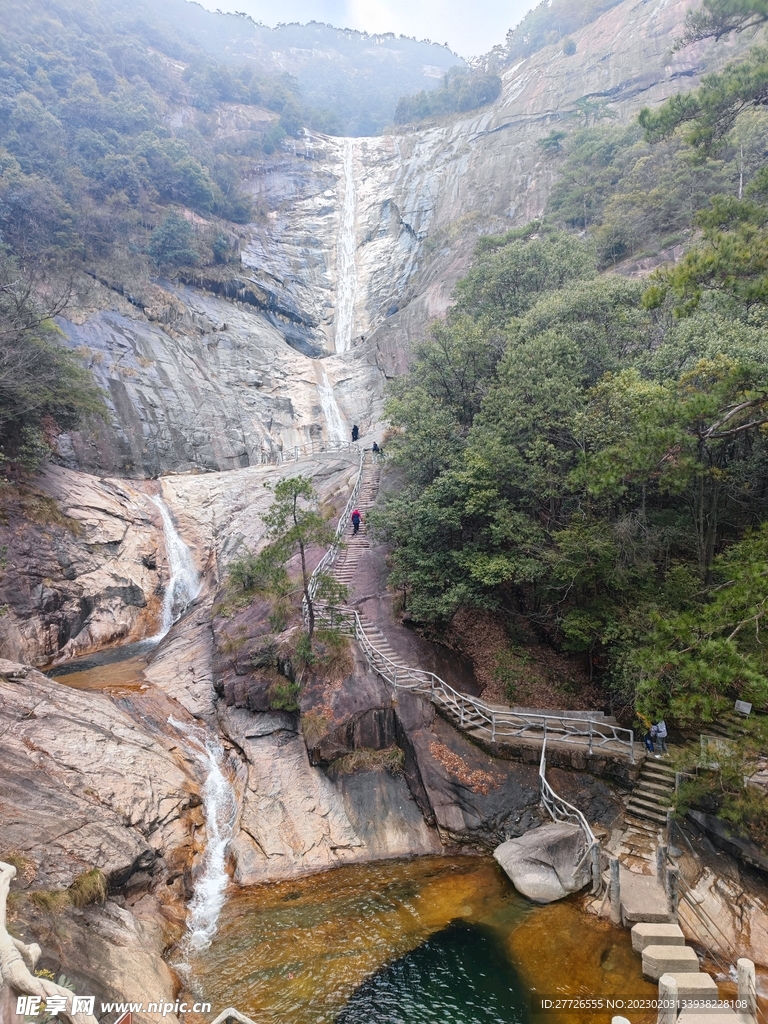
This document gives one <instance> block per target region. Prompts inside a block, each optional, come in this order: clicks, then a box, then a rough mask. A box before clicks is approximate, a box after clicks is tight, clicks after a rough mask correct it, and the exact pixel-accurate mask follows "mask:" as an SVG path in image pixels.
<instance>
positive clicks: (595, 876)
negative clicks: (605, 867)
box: [590, 843, 603, 896]
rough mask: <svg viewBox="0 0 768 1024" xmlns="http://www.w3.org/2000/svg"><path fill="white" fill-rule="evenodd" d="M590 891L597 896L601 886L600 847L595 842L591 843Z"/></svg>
mask: <svg viewBox="0 0 768 1024" xmlns="http://www.w3.org/2000/svg"><path fill="white" fill-rule="evenodd" d="M590 852H591V857H592V892H593V893H594V894H595V895H596V896H597V895H598V894H599V892H600V889H601V888H602V883H603V879H602V873H601V871H600V847H599V846H598V844H597V843H593V844H592V850H591V851H590Z"/></svg>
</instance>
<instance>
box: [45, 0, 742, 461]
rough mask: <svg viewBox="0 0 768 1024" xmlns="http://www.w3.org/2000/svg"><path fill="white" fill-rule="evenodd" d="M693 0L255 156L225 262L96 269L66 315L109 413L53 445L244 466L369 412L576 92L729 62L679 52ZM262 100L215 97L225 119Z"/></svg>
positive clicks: (542, 181)
mask: <svg viewBox="0 0 768 1024" xmlns="http://www.w3.org/2000/svg"><path fill="white" fill-rule="evenodd" d="M689 6H690V0H639V2H637V0H625V2H624V3H622V4H620V5H618V6H617V7H615V8H613V9H612V10H611V11H609V12H607V13H606V14H605V15H603V16H602V17H601V18H600V19H599V20H598V21H596V22H595V23H594V24H592V25H590V26H588V27H587V28H585V29H583V30H581V31H580V32H579V33H577V34H576V35H575V36H574V41H575V42H576V46H577V50H576V54H575V55H572V56H566V55H564V54H563V53H562V52H561V50H560V49H559V47H557V46H550V47H547V48H545V49H544V50H542V51H540V52H539V53H536V54H534V55H533V56H532V57H530V58H527V59H525V60H522V61H520V62H518V63H516V64H514V65H512V66H510V67H508V68H506V69H505V70H504V72H503V74H502V79H503V89H502V93H501V95H500V97H499V98H498V100H496V102H495V103H494V104H492V105H491V106H489V107H486V108H482V109H481V110H479V111H476V112H473V113H472V114H469V115H466V116H464V117H458V118H455V119H452V120H445V121H441V122H437V123H434V124H426V125H419V126H416V127H410V128H407V129H404V130H403V131H402V132H400V133H397V134H389V135H383V136H379V137H370V138H359V139H339V138H330V137H327V136H321V135H317V134H312V133H307V134H306V135H305V137H304V139H303V140H301V141H296V142H290V143H289V144H287V146H286V148H285V149H284V151H283V152H282V153H281V155H280V158H279V159H275V160H274V161H272V162H263V163H261V162H254V164H253V166H252V169H251V172H250V177H249V178H248V180H247V181H246V182H244V186H245V187H246V188H247V189H249V190H250V192H251V193H252V195H253V196H254V198H255V200H256V207H257V208H258V209H260V210H262V211H263V215H262V216H261V218H260V219H259V220H258V221H257V222H255V223H253V224H251V225H248V226H247V229H246V234H247V237H246V238H245V240H244V242H243V245H242V253H241V255H242V264H241V265H240V266H238V267H237V268H236V270H232V271H231V273H230V274H229V275H227V274H225V275H224V276H223V277H222V275H221V274H219V275H210V276H209V277H206V274H205V272H204V271H200V272H199V274H196V275H195V276H194V279H191V280H190V281H189V283H187V284H186V285H172V284H170V283H169V282H163V281H160V282H158V283H157V284H156V285H155V286H154V289H153V299H152V301H151V302H150V303H149V304H148V305H146V306H144V307H141V306H140V305H139V306H137V305H136V303H135V300H134V303H133V304H132V303H131V301H129V300H128V299H127V298H123V297H120V296H118V295H117V294H116V292H114V291H109V290H107V289H106V288H105V287H103V286H102V285H98V284H93V285H92V286H91V288H90V292H89V294H88V296H87V298H85V297H84V298H83V309H82V310H81V311H80V313H78V314H77V315H76V316H73V319H72V320H70V321H62V322H61V326H62V328H63V329H64V331H65V333H66V335H67V337H68V339H69V343H70V344H71V345H72V346H73V347H75V348H77V349H79V351H80V353H81V355H82V356H83V358H84V360H85V361H86V362H87V363H88V364H89V365H90V366H91V367H92V369H93V372H94V374H95V376H96V378H97V379H98V381H99V382H100V383H101V384H102V385H103V386H104V388H105V390H106V391H107V393H108V394H109V396H110V400H111V405H112V412H113V422H112V424H111V425H110V426H109V427H108V428H105V429H102V430H101V431H100V432H99V434H100V436H98V437H89V438H88V439H87V440H86V439H83V438H74V439H72V438H68V437H64V438H62V439H61V443H60V453H61V458H62V461H63V462H64V464H66V465H70V466H72V467H73V468H74V467H76V468H81V469H87V470H91V471H96V470H98V471H101V472H105V471H106V472H110V473H115V474H118V475H127V476H145V475H148V476H153V475H157V474H159V473H164V472H168V471H182V472H184V471H188V470H191V469H203V470H211V469H235V468H238V467H242V466H246V465H251V464H253V463H254V462H258V461H259V460H260V458H261V457H262V455H261V453H262V451H264V450H274V449H275V448H290V447H291V446H293V445H295V444H300V443H303V442H305V441H308V440H310V439H311V438H319V437H321V436H325V437H341V436H343V435H346V432H347V431H348V429H349V428H350V427H351V424H352V423H353V422H356V423H358V424H359V425H360V426H361V427H362V428H363V429H364V431H366V430H368V429H370V428H372V427H373V426H374V425H375V424H376V423H377V421H378V420H379V417H380V415H381V404H382V391H383V386H384V383H385V380H386V378H387V377H388V376H391V375H393V374H396V373H398V372H401V371H402V370H403V369H404V367H405V365H406V364H407V361H408V354H409V351H410V349H411V345H412V344H413V342H414V341H415V340H418V339H419V338H420V337H422V336H423V334H424V331H425V328H426V326H427V324H428V323H429V321H430V319H432V318H434V317H436V316H439V315H441V314H442V313H444V311H445V309H446V308H447V306H448V305H449V303H450V298H451V293H452V290H453V287H454V284H455V282H456V280H457V279H458V277H460V276H461V274H462V273H463V272H464V271H465V270H466V268H467V266H468V262H469V259H470V257H471V253H472V249H473V246H474V241H475V239H476V238H477V236H478V234H480V233H487V232H489V231H491V232H493V231H503V230H505V229H507V228H509V227H513V226H515V225H519V224H523V223H526V222H527V221H529V220H531V219H532V218H534V217H536V216H538V215H539V214H540V213H541V212H542V210H543V209H544V206H545V204H546V199H547V195H548V192H549V189H550V187H551V185H552V183H553V181H554V180H555V178H556V176H557V173H558V158H557V157H556V156H551V155H550V156H547V155H546V154H544V153H543V152H542V150H541V148H540V147H539V146H538V145H537V140H538V139H540V138H542V137H543V136H544V135H546V134H547V133H548V132H549V131H551V130H552V126H553V125H555V124H558V125H559V124H561V123H562V124H565V123H573V122H572V121H570V120H569V119H571V118H573V117H574V116H575V114H576V101H577V100H579V99H580V98H583V97H589V98H592V99H600V100H603V101H605V102H606V103H607V106H608V109H609V110H610V111H612V112H613V113H614V114H615V115H617V116H618V117H619V118H622V119H628V118H630V117H631V116H632V115H634V113H636V111H637V110H638V109H639V108H640V107H641V106H643V105H645V104H653V103H655V102H658V101H659V100H662V99H663V98H665V97H666V96H668V95H669V94H670V93H672V92H674V91H676V90H678V89H680V88H681V87H685V86H694V85H695V84H696V81H697V79H698V77H699V76H700V75H701V73H702V72H704V71H706V70H707V69H709V68H712V67H715V66H718V65H719V64H720V63H722V61H723V59H725V57H726V56H727V55H728V53H729V52H730V51H729V46H731V45H732V44H728V43H725V42H722V43H718V44H700V45H696V46H693V47H688V48H687V49H686V50H684V51H682V52H680V53H677V54H674V55H671V54H670V52H669V47H670V41H671V40H672V39H673V38H674V37H675V35H676V34H677V33H678V32H679V31H680V28H681V26H682V22H683V19H684V16H685V12H686V10H687V8H688V7H689ZM733 45H735V44H733ZM174 116H175V117H178V118H179V119H181V120H182V121H183V120H184V119H186V118H187V117H192V116H193V114H192V112H190V111H185V110H181V111H179V112H178V114H177V115H174ZM264 116H267V117H268V116H270V115H268V114H267V115H265V114H264V112H263V111H258V110H256V109H254V108H247V107H242V106H228V107H223V108H221V109H220V110H219V112H218V129H217V130H218V132H219V133H220V134H221V135H225V136H228V137H232V136H235V135H237V133H238V132H239V131H245V130H247V128H248V126H249V125H250V124H251V123H252V122H253V121H254V120H259V118H262V119H263V118H264Z"/></svg>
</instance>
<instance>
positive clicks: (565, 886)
mask: <svg viewBox="0 0 768 1024" xmlns="http://www.w3.org/2000/svg"><path fill="white" fill-rule="evenodd" d="M583 854H584V833H583V832H582V831H581V829H580V828H579V827H578V826H577V825H568V824H565V823H562V822H553V823H552V824H551V825H542V826H541V827H540V828H535V829H532V830H531V831H530V832H526V833H525V835H523V836H520V838H519V839H508V840H507V841H506V843H502V844H501V846H497V847H496V849H495V850H494V851H493V856H494V857H495V858H496V860H497V861H498V863H499V864H500V865H501V867H502V868H503V869H504V871H505V872H506V873H507V875H508V876H509V879H510V881H511V882H512V884H513V885H514V887H515V888H516V889H517V891H518V892H521V893H522V894H523V896H527V897H528V899H530V900H533V901H534V902H535V903H553V902H554V901H555V900H561V899H562V898H563V897H564V896H568V895H569V894H570V893H572V892H577V891H578V890H579V889H583V888H584V886H585V885H587V883H588V882H589V881H590V858H589V857H587V858H586V860H585V862H584V863H583V864H582V865H581V867H580V868H579V870H578V872H575V868H576V866H577V865H578V863H579V861H580V860H581V858H582V857H583Z"/></svg>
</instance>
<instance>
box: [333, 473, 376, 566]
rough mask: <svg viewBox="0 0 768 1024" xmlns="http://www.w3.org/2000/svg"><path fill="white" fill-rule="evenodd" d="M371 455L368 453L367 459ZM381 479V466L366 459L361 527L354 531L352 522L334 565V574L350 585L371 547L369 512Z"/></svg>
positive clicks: (359, 505) (360, 497) (359, 500)
mask: <svg viewBox="0 0 768 1024" xmlns="http://www.w3.org/2000/svg"><path fill="white" fill-rule="evenodd" d="M369 458H370V455H368V454H366V460H368V459H369ZM380 479H381V466H380V465H379V464H378V463H373V462H369V461H366V464H365V466H364V467H363V477H362V480H361V482H360V494H359V496H358V502H357V508H358V510H359V511H360V513H361V515H362V519H361V522H360V529H359V530H358V532H357V533H356V534H355V533H353V528H352V524H351V523H350V526H349V531H348V534H347V536H346V537H345V538H344V549H343V550H342V551H341V553H340V554H339V557H338V558H337V559H336V563H335V565H334V567H333V575H334V578H335V579H336V580H338V582H339V583H343V584H344V585H345V586H350V584H351V583H352V581H353V580H354V578H355V573H356V571H357V565H358V562H359V561H360V556H361V555H362V553H363V551H364V550H365V549H366V548H369V547H370V543H369V541H368V539H367V536H366V535H367V532H368V522H367V520H368V512H369V511H370V510H371V509H372V508H373V506H374V505H375V504H376V495H377V494H378V492H379V480H380Z"/></svg>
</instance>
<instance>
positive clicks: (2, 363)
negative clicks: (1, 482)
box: [0, 251, 104, 471]
mask: <svg viewBox="0 0 768 1024" xmlns="http://www.w3.org/2000/svg"><path fill="white" fill-rule="evenodd" d="M38 284H39V281H38V280H37V278H36V276H35V274H34V271H33V270H32V269H31V268H26V269H21V268H20V267H19V266H18V264H17V263H16V261H14V260H13V259H11V258H9V257H8V256H7V255H3V254H2V252H1V251H0V466H1V467H3V468H4V469H5V470H8V469H9V468H12V469H15V470H19V469H20V470H23V471H25V470H31V469H35V468H37V466H38V465H39V464H40V463H41V462H42V461H43V459H44V458H45V457H46V456H47V455H48V454H50V451H51V445H52V443H53V441H54V438H55V437H56V435H57V434H59V433H61V431H62V430H67V429H70V428H72V427H74V426H76V425H77V424H78V423H80V422H81V421H82V419H83V418H84V417H87V416H94V415H97V416H98V415H103V414H104V405H103V402H102V399H101V395H100V392H99V389H98V388H97V387H96V385H95V384H94V382H93V378H92V377H91V375H90V373H88V372H87V371H86V370H85V369H83V368H82V367H81V366H80V365H79V363H78V362H77V360H76V359H75V357H74V356H73V355H72V353H71V352H69V351H67V350H66V349H64V348H62V347H61V346H60V345H58V344H57V337H58V335H59V333H60V332H59V330H58V328H57V327H56V325H55V324H54V322H53V320H52V317H53V316H55V315H56V313H57V312H59V311H60V310H61V308H62V307H63V306H64V305H65V303H66V300H67V291H66V289H64V290H62V291H61V292H59V294H51V293H49V294H48V295H47V299H48V301H47V302H46V303H43V302H42V301H41V300H40V299H39V298H38V297H37V294H36V292H37V287H38Z"/></svg>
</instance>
